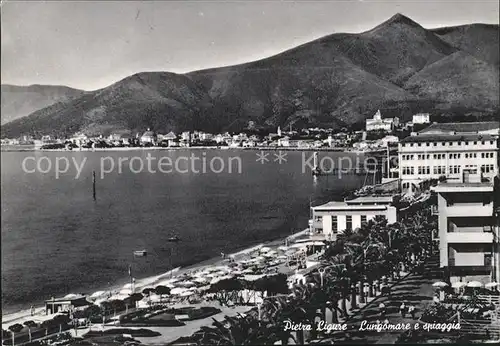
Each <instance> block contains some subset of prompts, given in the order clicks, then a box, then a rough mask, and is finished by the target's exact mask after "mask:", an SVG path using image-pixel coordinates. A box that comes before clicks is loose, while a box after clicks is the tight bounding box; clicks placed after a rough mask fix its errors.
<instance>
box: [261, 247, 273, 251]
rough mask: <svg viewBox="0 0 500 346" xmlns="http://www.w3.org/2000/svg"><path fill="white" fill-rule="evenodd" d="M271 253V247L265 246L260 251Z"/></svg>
mask: <svg viewBox="0 0 500 346" xmlns="http://www.w3.org/2000/svg"><path fill="white" fill-rule="evenodd" d="M268 251H271V248H270V247H267V246H264V247H263V248H261V249H260V252H268Z"/></svg>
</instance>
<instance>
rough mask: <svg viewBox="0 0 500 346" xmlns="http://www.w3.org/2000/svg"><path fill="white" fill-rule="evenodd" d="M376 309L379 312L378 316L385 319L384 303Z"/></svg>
mask: <svg viewBox="0 0 500 346" xmlns="http://www.w3.org/2000/svg"><path fill="white" fill-rule="evenodd" d="M378 308H379V310H380V316H381V317H385V313H386V310H385V304H384V303H380V304H379V305H378Z"/></svg>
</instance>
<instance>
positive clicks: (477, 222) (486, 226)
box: [433, 172, 500, 283]
mask: <svg viewBox="0 0 500 346" xmlns="http://www.w3.org/2000/svg"><path fill="white" fill-rule="evenodd" d="M496 179H498V178H496ZM495 185H497V186H498V184H495ZM497 188H498V187H497ZM433 190H434V191H435V192H436V193H437V196H438V219H439V248H440V265H441V267H442V268H446V269H447V272H448V273H449V277H450V281H451V282H452V283H453V282H456V281H463V282H467V281H472V280H475V281H480V282H482V283H488V282H491V281H499V280H500V271H499V266H500V257H499V214H498V212H499V210H498V209H497V203H498V202H496V201H495V198H497V199H498V196H499V195H500V191H498V190H497V191H495V190H496V189H494V185H493V183H492V182H491V181H489V180H488V181H485V179H484V178H482V177H481V175H480V174H475V175H473V174H468V172H465V173H464V174H463V175H462V179H461V181H457V182H451V183H450V182H446V183H444V182H442V183H439V184H438V185H437V186H436V187H434V188H433Z"/></svg>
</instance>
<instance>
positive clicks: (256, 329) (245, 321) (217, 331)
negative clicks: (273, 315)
mask: <svg viewBox="0 0 500 346" xmlns="http://www.w3.org/2000/svg"><path fill="white" fill-rule="evenodd" d="M213 321H214V322H213V327H202V328H201V329H200V330H199V331H197V332H195V333H194V335H193V336H194V337H195V338H196V339H198V340H199V344H202V345H263V344H265V343H267V342H269V341H270V340H273V339H275V337H274V336H273V335H271V334H269V331H270V329H269V328H268V326H267V325H265V324H263V323H261V321H258V320H256V319H255V318H253V317H252V316H243V315H241V314H239V315H238V316H237V317H227V316H226V318H225V321H224V323H223V322H219V321H217V320H216V319H213Z"/></svg>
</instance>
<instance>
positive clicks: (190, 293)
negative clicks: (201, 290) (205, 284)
mask: <svg viewBox="0 0 500 346" xmlns="http://www.w3.org/2000/svg"><path fill="white" fill-rule="evenodd" d="M193 294H194V292H193V291H184V292H182V293H181V294H179V295H180V296H181V297H189V296H191V295H193Z"/></svg>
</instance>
